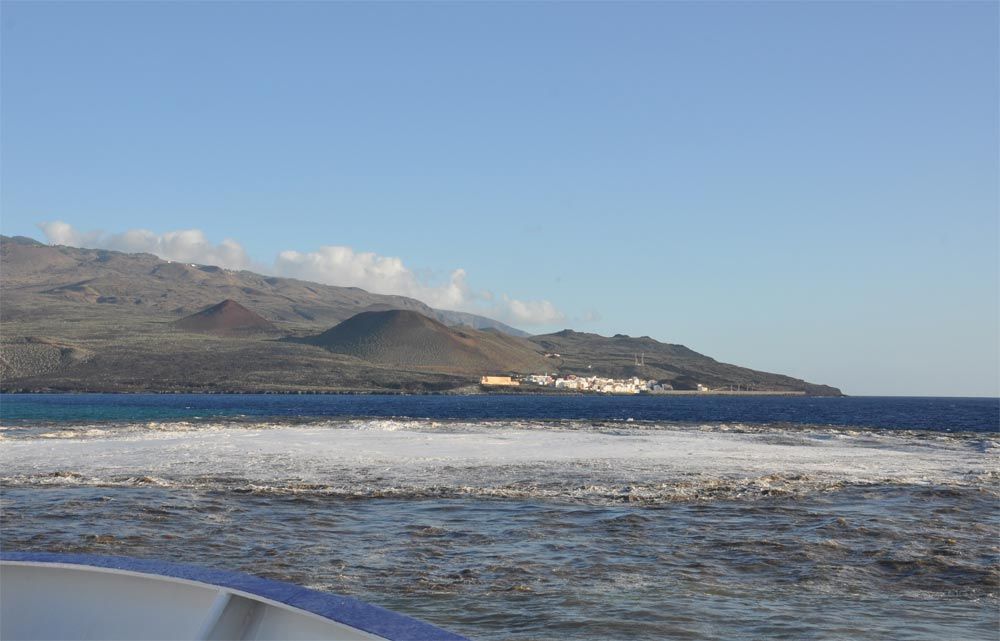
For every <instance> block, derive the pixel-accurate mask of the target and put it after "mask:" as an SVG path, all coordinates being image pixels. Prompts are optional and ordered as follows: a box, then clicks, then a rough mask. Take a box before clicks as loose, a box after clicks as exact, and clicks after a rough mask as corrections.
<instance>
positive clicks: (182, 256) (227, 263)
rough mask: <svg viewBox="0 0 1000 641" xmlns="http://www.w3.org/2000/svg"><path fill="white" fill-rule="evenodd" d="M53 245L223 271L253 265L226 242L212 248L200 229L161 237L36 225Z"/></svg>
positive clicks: (56, 224)
mask: <svg viewBox="0 0 1000 641" xmlns="http://www.w3.org/2000/svg"><path fill="white" fill-rule="evenodd" d="M38 226H39V227H40V228H41V230H42V233H44V234H45V238H46V239H47V240H48V241H49V243H51V244H53V245H70V246H72V247H87V248H91V249H113V250H115V251H122V252H132V253H136V252H145V253H147V254H153V255H155V256H159V257H160V258H163V259H164V260H175V261H177V262H182V263H197V264H199V265H218V266H219V267H225V268H227V269H250V268H252V267H254V264H253V261H252V260H250V256H249V255H248V254H247V252H246V250H245V249H243V246H242V245H240V244H239V243H238V242H236V241H235V240H231V239H229V238H227V239H225V240H223V241H222V242H221V243H219V244H218V245H213V244H212V243H211V242H209V240H208V238H206V237H205V233H204V232H203V231H201V230H200V229H181V230H178V231H168V232H165V233H163V234H157V233H155V232H151V231H149V230H148V229H131V230H129V231H126V232H123V233H121V234H109V233H106V232H103V231H88V232H82V231H78V230H76V229H74V228H73V226H72V225H69V224H67V223H64V222H62V221H54V222H44V223H40V224H39V225H38Z"/></svg>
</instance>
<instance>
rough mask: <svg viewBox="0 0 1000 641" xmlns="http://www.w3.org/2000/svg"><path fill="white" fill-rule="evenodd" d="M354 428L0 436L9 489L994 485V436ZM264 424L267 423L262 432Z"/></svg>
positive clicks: (562, 491) (382, 492)
mask: <svg viewBox="0 0 1000 641" xmlns="http://www.w3.org/2000/svg"><path fill="white" fill-rule="evenodd" d="M444 425H445V426H446V427H447V429H441V427H442V424H439V423H435V422H431V421H424V422H420V421H352V422H349V423H340V424H321V425H299V426H276V425H274V424H266V426H265V425H243V426H235V425H213V426H211V427H209V428H194V427H193V426H192V425H190V424H181V425H176V426H175V427H176V429H168V424H158V425H156V426H155V427H152V428H147V429H142V430H138V431H130V430H120V431H118V432H115V433H114V435H112V436H108V435H107V434H105V433H101V432H100V430H97V429H96V428H88V429H85V430H79V431H78V435H77V437H76V438H73V437H71V435H69V434H66V433H65V431H60V432H59V436H58V437H55V438H52V437H49V438H45V437H39V438H22V439H9V440H4V441H0V463H2V466H3V473H2V474H3V478H2V479H0V480H2V481H3V482H6V483H8V484H11V483H13V484H22V483H27V484H32V483H38V484H43V483H44V484H49V485H51V484H60V483H66V484H70V483H75V484H79V483H88V484H109V485H120V484H123V483H124V484H141V483H142V480H143V479H156V481H157V484H166V485H177V486H192V485H194V486H199V487H204V486H211V485H213V484H215V485H219V486H220V487H232V486H238V487H242V488H243V489H245V490H247V491H268V490H272V491H283V490H284V491H325V492H328V493H333V494H343V495H379V496H392V495H406V494H407V493H414V492H425V493H426V492H437V493H438V494H441V495H447V494H455V495H461V494H481V495H486V496H529V495H533V496H539V497H556V498H557V497H568V498H583V499H586V498H587V497H588V496H601V497H607V496H609V495H611V496H623V495H627V496H628V497H630V499H632V500H648V501H655V500H658V497H659V498H663V497H673V498H678V497H680V498H684V497H686V496H691V497H698V496H704V495H705V493H706V492H708V493H713V492H717V493H718V494H720V495H736V496H739V495H741V494H740V493H741V492H744V493H746V492H754V493H757V494H763V495H768V494H771V493H789V492H795V491H804V490H806V489H812V490H815V489H817V488H818V489H823V488H830V487H836V486H837V485H838V484H845V483H847V484H859V483H860V484H875V483H911V484H966V485H976V484H982V483H984V479H990V478H995V476H996V473H997V470H998V467H1000V465H998V464H1000V448H997V447H994V446H993V443H992V439H991V438H990V439H986V440H985V441H982V442H985V443H988V444H989V445H988V446H982V445H979V446H976V445H975V443H980V441H969V440H968V439H966V440H962V439H955V438H950V437H942V438H928V437H927V436H919V437H918V436H914V435H913V434H895V433H878V434H874V433H872V432H866V433H856V434H852V433H849V432H840V433H837V434H834V435H831V434H830V433H828V432H822V431H812V432H811V431H804V430H779V429H775V430H770V431H768V430H763V431H762V430H757V431H754V432H749V433H744V432H740V431H730V430H727V429H718V428H715V429H706V428H702V429H698V428H691V429H677V428H671V429H649V428H648V427H645V428H634V429H633V428H632V427H625V426H623V427H622V428H620V429H614V430H574V429H565V428H554V427H552V426H545V425H534V426H527V425H523V424H518V425H517V427H511V426H507V427H503V426H500V425H496V424H494V425H491V427H490V428H489V429H483V428H482V426H481V425H477V424H466V426H465V428H463V425H462V424H444ZM261 427H266V429H261Z"/></svg>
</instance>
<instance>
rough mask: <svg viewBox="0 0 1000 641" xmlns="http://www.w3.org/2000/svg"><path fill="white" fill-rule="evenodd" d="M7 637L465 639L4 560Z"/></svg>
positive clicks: (342, 602)
mask: <svg viewBox="0 0 1000 641" xmlns="http://www.w3.org/2000/svg"><path fill="white" fill-rule="evenodd" d="M0 638H2V639H4V640H15V639H18V640H24V641H27V640H32V639H37V640H42V639H46V640H51V639H94V640H98V639H103V640H109V641H110V640H112V639H123V640H124V639H132V640H137V641H138V640H144V639H149V640H153V639H185V640H186V639H206V640H207V639H256V640H260V641H264V640H269V639H273V640H278V639H287V640H293V639H337V640H343V641H362V640H364V641H370V640H373V639H391V640H393V641H403V640H404V639H405V640H407V641H409V640H413V641H417V640H422V641H438V640H440V641H446V640H447V641H453V640H454V641H457V640H460V639H462V637H459V636H457V635H454V634H451V633H449V632H445V631H444V630H440V629H438V628H434V627H433V626H430V625H428V624H426V623H423V622H421V621H417V620H415V619H411V618H409V617H405V616H402V615H399V614H396V613H394V612H390V611H388V610H384V609H382V608H378V607H376V606H372V605H369V604H366V603H363V602H361V601H357V600H355V599H349V598H346V597H340V596H336V595H331V594H325V593H321V592H316V591H313V590H307V589H306V588H302V587H300V586H296V585H292V584H289V583H282V582H278V581H268V580H265V579H260V578H257V577H252V576H248V575H243V574H234V573H230V572H220V571H217V570H208V569H204V568H194V567H190V566H182V565H175V564H168V563H160V562H156V561H146V560H139V559H126V558H121V557H95V556H89V555H57V554H28V553H25V554H4V555H3V557H2V558H0Z"/></svg>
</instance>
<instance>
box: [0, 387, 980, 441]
mask: <svg viewBox="0 0 1000 641" xmlns="http://www.w3.org/2000/svg"><path fill="white" fill-rule="evenodd" d="M247 417H248V418H254V417H256V418H266V419H282V418H284V419H291V420H302V419H308V418H323V417H327V418H351V417H380V418H426V419H464V420H497V419H528V420H530V419H539V420H560V419H561V420H612V421H613V420H619V421H621V420H628V419H632V420H636V421H668V422H677V423H701V422H708V423H718V422H737V423H752V424H781V423H787V424H808V425H831V426H843V427H875V428H881V429H918V430H934V431H944V432H960V431H970V432H996V431H998V430H1000V399H997V398H926V397H873V396H858V397H787V396H702V397H692V396H666V395H665V396H652V395H649V396H647V395H640V396H582V395H581V396H563V395H559V396H546V395H538V394H530V395H521V396H518V395H497V396H485V395H484V396H430V395H420V396H401V395H346V394H345V395H325V394H324V395H286V394H246V395H239V394H218V395H214V394H213V395H206V394H44V395H37V394H36V395H17V394H15V395H12V394H5V395H0V420H3V421H7V422H14V421H46V422H58V421H66V422H74V423H78V422H86V421H163V420H202V419H211V418H247Z"/></svg>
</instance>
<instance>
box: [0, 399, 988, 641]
mask: <svg viewBox="0 0 1000 641" xmlns="http://www.w3.org/2000/svg"><path fill="white" fill-rule="evenodd" d="M452 402H456V403H457V402H460V399H457V400H455V401H452ZM116 411H120V410H116ZM248 414H252V412H250V413H248ZM4 418H5V424H4V426H3V429H2V430H0V434H2V438H0V486H2V497H0V507H2V517H3V527H2V529H0V543H2V546H3V549H5V550H46V551H72V552H88V553H97V554H114V555H128V556H136V557H145V558H158V559H163V560H169V561H176V562H182V563H190V564H198V565H204V566H210V567H217V568H222V569H229V570H237V571H244V572H250V573H254V574H258V575H262V576H266V577H270V578H276V579H281V580H287V581H293V582H296V583H301V584H304V585H307V586H309V587H312V588H316V589H321V590H330V591H333V592H337V593H341V594H349V595H352V596H356V597H359V598H361V599H364V600H366V601H369V602H373V603H376V604H379V605H383V606H385V607H389V608H391V609H394V610H398V611H401V612H405V613H407V614H410V615H413V616H417V617H419V618H422V619H425V620H428V621H430V622H432V623H435V624H437V625H440V626H442V627H445V628H448V629H451V630H454V631H456V632H459V633H462V634H465V635H467V636H469V637H471V638H474V639H555V638H561V639H564V638H573V639H590V640H598V639H600V640H604V639H650V640H652V639H719V638H726V639H762V638H768V639H865V640H867V639H887V640H888V639H892V640H896V639H900V640H908V639H921V640H923V639H926V640H930V639H934V640H935V641H936V640H939V639H996V638H997V629H998V625H1000V617H998V608H1000V562H998V558H1000V507H998V506H1000V503H998V502H1000V492H998V485H997V480H998V469H1000V466H998V463H1000V436H998V435H997V434H996V433H995V431H991V430H989V429H983V430H980V431H977V432H972V431H960V432H957V433H947V432H946V431H944V430H941V431H928V430H918V431H912V430H900V429H894V430H891V431H887V430H880V429H878V428H871V427H859V426H840V427H830V426H820V425H816V424H806V422H805V421H803V424H794V425H789V424H786V423H781V424H772V425H761V424H751V423H720V422H717V421H706V422H704V423H689V424H677V423H668V422H662V421H655V420H652V421H646V422H643V421H636V422H622V421H610V422H601V421H581V420H571V419H563V420H559V421H551V420H538V419H536V418H532V417H530V416H525V417H521V418H518V419H490V420H487V419H462V420H458V419H446V420H445V419H444V418H443V417H442V418H437V419H432V420H428V419H419V420H417V419H391V418H383V419H373V418H353V419H337V418H327V419H322V420H320V419H314V420H310V421H306V422H302V421H301V420H296V421H295V422H292V421H290V420H289V419H286V418H281V417H272V418H270V419H267V420H263V419H261V418H250V417H243V418H241V419H239V420H235V419H233V420H231V419H225V420H222V419H211V420H208V419H202V420H191V419H190V418H189V419H187V420H176V419H161V420H157V421H149V420H142V421H137V420H129V417H128V416H125V417H121V416H116V417H115V419H114V420H93V417H89V418H87V419H82V420H81V419H80V418H77V419H76V420H65V419H62V420H55V419H52V417H49V418H48V420H43V419H41V418H39V419H32V420H7V416H5V417H4ZM985 427H987V428H988V426H985Z"/></svg>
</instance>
